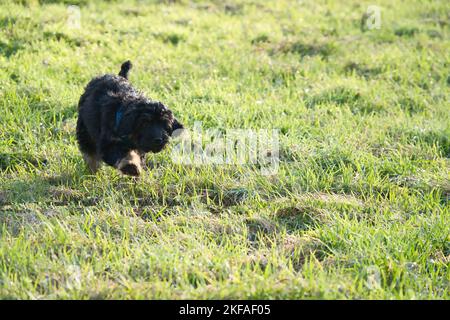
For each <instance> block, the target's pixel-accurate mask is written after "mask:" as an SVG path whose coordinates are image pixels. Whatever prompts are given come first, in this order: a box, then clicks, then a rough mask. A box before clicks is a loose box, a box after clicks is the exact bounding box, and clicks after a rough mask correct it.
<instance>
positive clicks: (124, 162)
mask: <svg viewBox="0 0 450 320" xmlns="http://www.w3.org/2000/svg"><path fill="white" fill-rule="evenodd" d="M116 168H117V169H119V170H120V171H121V172H122V173H123V174H126V175H129V176H135V177H137V176H139V175H140V174H141V171H142V160H141V156H140V155H139V153H138V152H137V151H136V150H130V151H128V152H127V154H126V155H125V157H123V158H122V159H120V160H119V161H118V162H117V164H116Z"/></svg>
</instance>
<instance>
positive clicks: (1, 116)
mask: <svg viewBox="0 0 450 320" xmlns="http://www.w3.org/2000/svg"><path fill="white" fill-rule="evenodd" d="M54 2H57V1H41V4H39V3H38V2H36V1H34V2H33V1H29V2H27V1H21V2H20V3H19V4H17V3H16V4H14V3H11V2H9V1H6V2H5V1H0V3H1V4H0V68H1V72H0V299H15V298H19V299H43V298H50V299H60V298H82V299H85V298H137V299H139V298H194V299H195V298H260V299H272V298H283V299H285V298H286V299H298V298H324V299H334V298H340V299H355V298H366V299H379V298H385V299H410V298H418V299H448V298H450V293H449V292H450V290H449V289H450V288H449V286H450V271H449V263H450V223H449V219H450V212H449V202H448V201H449V197H450V183H449V156H450V142H449V136H450V128H449V126H450V125H449V123H450V122H449V85H450V77H449V71H450V68H449V66H450V55H449V52H450V42H449V20H450V3H449V2H448V1H392V0H389V1H388V0H377V1H356V0H353V1H325V0H320V1H255V0H253V1H231V0H226V1H210V2H203V1H202V2H193V1H183V0H180V1H171V2H170V3H165V2H163V1H158V2H157V1H153V2H152V1H147V2H144V1H142V2H134V3H133V2H129V1H127V2H95V3H92V2H89V3H88V1H81V2H80V1H78V2H77V1H74V2H75V3H73V2H66V3H54ZM68 4H77V5H78V8H79V11H77V10H78V9H77V8H73V7H70V8H68ZM370 5H377V6H379V8H381V15H380V18H381V20H380V22H381V24H380V28H379V29H376V28H375V29H374V28H367V26H368V24H366V23H365V20H364V19H363V18H362V17H363V15H364V13H365V12H366V11H367V9H368V7H369V6H370ZM78 12H79V13H80V14H79V15H78ZM78 17H80V20H77V19H78ZM74 19H75V20H74ZM78 22H79V25H78ZM78 27H79V28H78ZM126 59H130V60H132V61H133V63H134V65H135V68H134V69H133V70H132V72H131V75H130V78H131V81H132V82H133V83H134V84H135V85H136V87H138V88H140V89H142V90H143V91H144V92H145V93H146V94H147V95H148V96H150V97H152V98H154V99H158V100H161V101H163V102H165V103H166V104H167V105H168V106H170V108H171V109H172V110H173V111H174V113H175V114H176V115H177V116H178V117H179V118H180V119H181V120H182V122H184V124H185V125H186V126H187V127H192V126H193V124H194V122H195V121H201V122H202V126H203V127H204V128H218V129H220V130H222V131H224V130H227V129H232V128H248V129H278V130H279V147H280V166H279V169H278V172H277V173H276V174H273V175H262V174H261V172H260V170H259V168H258V166H256V165H239V166H238V165H216V166H213V165H202V166H188V165H181V164H177V163H174V162H173V161H172V159H171V152H170V148H169V149H168V150H166V151H164V152H162V153H160V154H157V155H149V157H148V160H149V162H151V163H153V169H152V170H149V171H148V172H146V173H145V174H144V175H143V176H142V177H141V179H139V181H137V182H134V181H133V180H132V179H130V178H127V177H123V176H121V175H119V174H118V173H117V172H115V171H114V170H113V169H111V168H105V167H104V168H103V169H102V170H101V171H100V172H99V173H98V174H96V175H90V174H88V172H87V171H86V169H85V166H84V164H83V162H82V158H81V155H80V153H79V151H78V149H77V145H76V140H75V123H76V117H77V112H76V107H77V103H78V99H79V96H80V94H81V93H82V90H83V87H84V86H85V85H86V83H87V82H88V81H89V80H90V79H91V77H93V76H94V75H98V74H102V73H107V72H112V73H117V72H118V70H119V66H120V64H121V63H122V62H123V61H124V60H126Z"/></svg>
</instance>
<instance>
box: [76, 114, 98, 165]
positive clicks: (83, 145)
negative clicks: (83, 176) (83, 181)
mask: <svg viewBox="0 0 450 320" xmlns="http://www.w3.org/2000/svg"><path fill="white" fill-rule="evenodd" d="M77 140H78V146H79V147H80V151H81V153H82V154H83V159H84V161H85V162H86V165H87V166H88V168H89V170H90V171H91V172H92V173H95V172H97V170H98V169H99V168H100V165H101V163H100V160H99V159H98V157H97V151H96V147H95V144H94V142H93V141H92V139H91V137H90V136H89V133H88V132H87V129H86V126H85V125H84V123H83V120H81V118H80V117H78V121H77Z"/></svg>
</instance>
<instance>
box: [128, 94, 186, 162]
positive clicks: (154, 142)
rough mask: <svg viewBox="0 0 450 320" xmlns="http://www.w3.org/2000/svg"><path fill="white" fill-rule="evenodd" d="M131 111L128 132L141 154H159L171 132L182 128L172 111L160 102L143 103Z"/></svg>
mask: <svg viewBox="0 0 450 320" xmlns="http://www.w3.org/2000/svg"><path fill="white" fill-rule="evenodd" d="M133 109H134V110H133V111H132V112H131V113H130V117H131V118H132V121H129V123H130V125H131V127H130V128H129V129H130V130H129V132H130V136H131V138H132V140H133V142H134V144H135V145H136V147H137V149H138V150H140V151H142V152H145V153H147V152H153V153H157V152H160V151H161V150H163V149H164V147H165V146H166V145H167V143H168V142H169V138H170V137H171V136H172V134H173V132H174V131H175V130H177V129H182V128H183V125H182V124H181V123H180V122H179V121H178V120H177V119H175V117H174V116H173V114H172V111H170V110H169V109H168V108H167V107H166V106H165V105H163V104H162V103H161V102H145V103H144V104H141V105H139V106H137V107H136V108H133Z"/></svg>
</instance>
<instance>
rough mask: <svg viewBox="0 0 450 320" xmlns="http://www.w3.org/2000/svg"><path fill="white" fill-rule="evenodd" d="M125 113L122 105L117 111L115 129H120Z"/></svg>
mask: <svg viewBox="0 0 450 320" xmlns="http://www.w3.org/2000/svg"><path fill="white" fill-rule="evenodd" d="M124 113H125V110H124V107H123V106H120V107H119V109H117V111H116V122H115V125H114V127H115V129H116V130H117V129H119V125H120V121H122V118H123V114H124Z"/></svg>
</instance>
